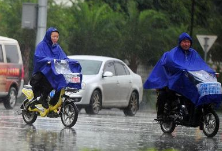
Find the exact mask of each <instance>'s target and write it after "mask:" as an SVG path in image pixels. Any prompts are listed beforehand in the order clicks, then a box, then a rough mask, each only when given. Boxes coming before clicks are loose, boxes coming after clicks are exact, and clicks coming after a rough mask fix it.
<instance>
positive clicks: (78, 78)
mask: <svg viewBox="0 0 222 151" xmlns="http://www.w3.org/2000/svg"><path fill="white" fill-rule="evenodd" d="M71 81H72V83H80V77H72V80H71Z"/></svg>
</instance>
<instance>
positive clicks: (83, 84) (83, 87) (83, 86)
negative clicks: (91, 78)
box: [81, 82, 86, 90]
mask: <svg viewBox="0 0 222 151" xmlns="http://www.w3.org/2000/svg"><path fill="white" fill-rule="evenodd" d="M81 86H82V89H83V90H84V89H85V87H86V83H85V82H82V85H81Z"/></svg>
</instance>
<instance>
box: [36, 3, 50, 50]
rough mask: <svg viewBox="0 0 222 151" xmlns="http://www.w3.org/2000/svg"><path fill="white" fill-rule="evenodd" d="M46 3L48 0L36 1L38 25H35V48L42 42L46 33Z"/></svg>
mask: <svg viewBox="0 0 222 151" xmlns="http://www.w3.org/2000/svg"><path fill="white" fill-rule="evenodd" d="M47 2H48V0H38V24H37V36H36V46H37V45H38V43H39V42H40V41H42V39H43V37H44V36H45V32H46V23H47Z"/></svg>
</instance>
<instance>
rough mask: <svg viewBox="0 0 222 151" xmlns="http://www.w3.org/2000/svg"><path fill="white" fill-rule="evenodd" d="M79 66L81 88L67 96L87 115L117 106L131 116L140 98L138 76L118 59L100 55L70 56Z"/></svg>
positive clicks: (136, 108)
mask: <svg viewBox="0 0 222 151" xmlns="http://www.w3.org/2000/svg"><path fill="white" fill-rule="evenodd" d="M69 58H71V59H75V60H77V61H78V62H79V63H80V64H81V66H82V74H83V82H82V89H81V90H80V91H79V92H77V93H75V94H73V95H72V96H71V97H72V98H73V99H75V100H76V102H77V103H76V104H77V107H79V108H80V109H82V108H84V109H85V111H86V113H87V114H98V113H99V111H100V110H101V109H102V108H104V109H105V108H106V109H107V108H108V109H110V108H119V109H122V110H123V112H124V114H125V115H127V116H134V115H135V114H136V112H137V111H138V109H139V104H140V102H141V101H142V96H143V85H142V79H141V77H140V76H139V75H138V74H135V73H133V71H132V70H130V68H129V67H128V66H127V65H126V64H125V63H124V62H123V61H121V60H119V59H116V58H111V57H104V56H90V55H73V56H69Z"/></svg>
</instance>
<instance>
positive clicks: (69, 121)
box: [61, 102, 78, 127]
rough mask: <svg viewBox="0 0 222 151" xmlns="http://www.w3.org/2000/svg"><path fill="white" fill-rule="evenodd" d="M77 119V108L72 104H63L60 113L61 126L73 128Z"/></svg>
mask: <svg viewBox="0 0 222 151" xmlns="http://www.w3.org/2000/svg"><path fill="white" fill-rule="evenodd" d="M77 119H78V108H77V106H76V105H75V104H74V103H73V102H69V103H65V105H64V106H63V108H62V112H61V120H62V124H63V125H64V126H66V127H73V126H74V125H75V124H76V121H77Z"/></svg>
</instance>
